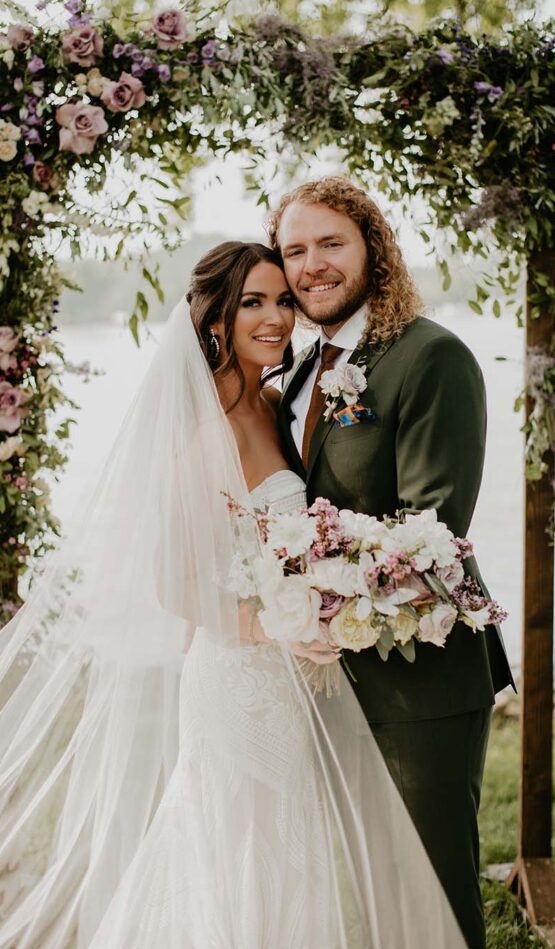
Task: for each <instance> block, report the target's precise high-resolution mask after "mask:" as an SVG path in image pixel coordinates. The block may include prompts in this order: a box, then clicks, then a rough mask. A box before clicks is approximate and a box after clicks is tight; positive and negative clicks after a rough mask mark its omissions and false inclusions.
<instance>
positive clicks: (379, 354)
mask: <svg viewBox="0 0 555 949" xmlns="http://www.w3.org/2000/svg"><path fill="white" fill-rule="evenodd" d="M395 339H396V337H394V338H393V339H391V340H389V341H388V342H387V343H384V344H383V345H382V346H380V347H379V348H376V347H374V346H372V345H371V344H370V343H368V344H367V345H366V346H362V347H361V348H360V349H355V350H353V352H352V353H351V356H350V358H349V360H348V362H350V363H357V362H360V363H364V364H365V365H366V378H367V379H368V378H369V376H370V373H371V372H372V370H373V369H374V367H375V366H377V364H378V363H379V361H380V359H382V358H383V357H384V356H385V354H386V352H387V351H388V349H390V348H391V346H393V343H394V342H395ZM332 428H333V421H330V422H326V421H324V415H323V413H322V415H321V417H320V418H319V419H318V422H317V423H316V427H315V429H314V432H313V433H312V438H311V440H310V448H309V450H308V467H307V472H306V480H307V483H308V480H309V478H310V475H311V474H312V471H313V468H314V465H315V462H316V459H317V458H318V456H319V454H320V452H321V450H322V448H323V446H324V444H325V441H326V438H327V437H328V435H329V433H330V432H331V430H332Z"/></svg>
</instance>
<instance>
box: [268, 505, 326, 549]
mask: <svg viewBox="0 0 555 949" xmlns="http://www.w3.org/2000/svg"><path fill="white" fill-rule="evenodd" d="M315 540H316V521H315V519H314V518H310V517H309V516H308V515H307V514H299V513H298V512H295V513H293V514H278V515H276V517H275V519H273V520H271V521H270V523H269V525H268V541H267V544H268V547H270V548H271V549H272V550H282V549H285V550H286V551H287V555H288V556H289V557H300V556H301V554H304V553H306V551H307V550H308V549H309V548H310V547H311V546H312V544H313V543H314V541H315Z"/></svg>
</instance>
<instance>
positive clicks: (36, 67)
mask: <svg viewBox="0 0 555 949" xmlns="http://www.w3.org/2000/svg"><path fill="white" fill-rule="evenodd" d="M44 66H45V63H44V59H41V58H40V56H33V57H32V59H30V60H29V62H28V63H27V69H28V70H29V72H30V73H36V72H40V71H41V69H44Z"/></svg>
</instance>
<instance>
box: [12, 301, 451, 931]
mask: <svg viewBox="0 0 555 949" xmlns="http://www.w3.org/2000/svg"><path fill="white" fill-rule="evenodd" d="M222 492H227V493H228V494H230V495H232V496H233V497H234V498H236V500H237V501H239V503H241V504H243V505H244V506H247V507H248V506H249V494H248V491H247V487H246V484H245V481H244V478H243V475H242V471H241V467H240V463H239V457H238V452H237V448H236V444H235V441H234V438H233V435H232V432H231V428H230V426H229V424H228V422H227V419H226V417H225V414H224V413H223V411H222V408H221V406H220V403H219V400H218V397H217V393H216V389H215V386H214V382H213V378H212V374H211V372H210V370H209V368H208V366H207V364H206V362H205V360H204V358H203V356H202V353H201V349H200V346H199V344H198V342H197V338H196V334H195V331H194V328H193V326H192V323H191V321H190V318H189V314H188V309H187V306H186V304H185V302H181V303H179V304H178V306H177V307H176V308H175V310H174V311H173V313H172V315H171V317H170V319H169V321H168V324H167V327H166V328H165V330H164V333H163V335H162V338H161V341H160V343H159V346H158V349H157V352H156V354H155V356H154V359H153V361H152V364H151V366H150V369H149V371H148V373H147V375H146V378H145V380H144V382H143V384H142V386H141V388H140V390H139V392H138V394H137V396H136V398H135V400H134V402H133V404H132V406H131V408H130V410H129V411H128V414H127V416H126V418H125V421H124V423H123V426H122V428H121V431H120V433H119V435H118V437H117V439H116V442H115V445H114V446H113V448H112V450H111V453H110V455H109V457H108V460H107V462H106V465H105V468H104V471H103V474H102V477H101V480H100V482H99V484H98V486H97V488H96V490H95V492H94V494H93V496H92V498H91V499H90V502H89V503H88V505H87V507H86V509H84V510H83V511H82V512H80V515H79V517H78V518H77V519H76V521H75V523H74V526H73V528H72V530H71V532H70V534H69V536H67V538H65V539H64V541H63V542H62V543H61V545H60V547H59V549H58V550H57V551H55V552H54V553H53V554H51V555H50V556H49V557H48V558H46V560H45V562H44V564H43V567H42V570H41V572H40V575H38V576H37V577H36V578H35V579H34V582H33V584H32V588H31V593H30V595H29V597H28V600H27V602H26V604H25V605H24V606H23V608H22V609H21V610H20V611H19V613H18V614H17V615H16V617H15V618H14V619H13V620H12V621H11V622H10V623H9V624H8V625H7V626H6V627H5V628H4V629H3V630H2V632H1V634H0V703H1V710H0V949H16V947H17V949H69V947H72V949H73V947H75V949H87V947H89V946H93V945H94V946H95V949H96V946H100V945H102V946H104V947H106V949H123V947H124V946H125V949H134V947H137V949H138V947H141V949H147V947H148V949H178V947H179V949H184V947H185V946H189V945H190V947H191V949H211V947H212V946H214V947H216V946H218V949H246V946H247V943H246V942H245V941H243V942H241V941H239V937H237V938H236V937H230V936H229V935H228V936H227V937H226V935H225V933H226V932H227V933H228V934H229V933H232V932H235V931H236V930H235V929H234V928H233V926H232V927H231V928H228V929H227V930H226V926H228V922H226V921H225V920H224V919H222V920H219V921H218V920H216V924H217V925H216V927H215V929H214V931H215V932H217V931H218V924H219V925H220V932H221V934H222V935H221V939H220V941H219V942H216V941H213V942H210V943H209V944H208V943H205V944H203V943H202V941H199V938H198V937H195V936H194V933H193V925H192V921H191V928H190V930H189V931H190V941H187V942H184V941H183V938H182V936H181V935H180V936H179V939H178V938H175V939H174V938H173V937H172V932H174V933H177V932H178V931H179V932H180V933H181V932H182V930H183V929H186V926H185V927H183V920H180V922H179V925H177V924H176V925H175V926H174V927H173V928H172V924H171V920H172V914H173V918H177V916H176V914H178V913H179V912H180V909H179V906H180V904H179V900H178V890H179V887H178V886H177V885H176V886H175V887H174V889H172V886H171V881H168V880H165V881H164V883H163V886H162V889H163V893H161V895H160V907H161V909H160V914H161V915H160V919H162V915H164V918H165V919H166V923H167V921H168V919H169V920H170V924H169V925H168V926H167V927H166V929H164V930H163V931H164V936H162V935H160V936H159V941H153V936H152V935H150V936H148V937H146V938H147V939H148V941H145V935H144V933H143V934H142V935H141V933H140V932H138V933H136V934H135V936H133V937H131V935H130V932H131V930H128V932H127V935H126V937H125V940H124V939H123V938H122V939H120V937H119V936H118V935H117V932H118V930H117V927H114V926H112V925H111V923H110V920H112V919H116V917H115V916H114V912H115V910H114V899H115V900H116V901H117V900H118V893H119V894H120V896H119V904H117V905H119V910H118V912H119V915H120V917H121V907H122V906H124V908H125V909H126V911H127V912H128V913H129V914H131V916H132V915H133V914H134V913H135V912H138V911H139V907H137V906H135V904H134V903H133V893H132V892H129V893H128V894H127V895H125V887H126V885H127V884H126V880H129V872H130V871H129V868H130V867H131V868H132V867H133V866H134V865H136V862H137V860H140V858H141V853H142V852H143V849H142V848H143V847H144V846H145V841H146V840H148V833H149V828H151V827H152V826H156V819H157V818H156V815H157V813H158V812H159V810H160V808H161V806H162V805H163V804H164V801H165V800H166V802H167V795H168V793H169V789H170V788H171V783H172V775H174V774H175V769H176V762H177V760H178V751H179V744H180V737H179V727H178V726H179V724H180V722H179V714H180V713H179V702H180V695H179V691H180V682H181V683H182V690H183V689H193V690H194V687H195V683H196V682H197V680H196V679H195V677H191V676H184V675H183V673H184V671H185V667H186V666H187V663H188V662H190V661H193V660H192V659H191V656H193V653H194V650H193V649H192V648H191V649H189V646H190V644H191V641H192V640H193V638H196V637H201V638H202V639H203V641H205V642H206V643H208V644H209V647H210V648H213V649H214V650H216V651H217V652H218V656H219V657H220V659H221V657H222V655H223V656H225V655H226V651H227V652H228V653H229V655H230V656H231V655H233V653H234V652H235V651H237V650H241V649H243V648H244V647H243V646H241V644H240V639H239V627H238V611H237V601H236V598H235V596H234V595H232V594H231V593H229V592H227V591H226V588H225V577H226V573H227V571H228V569H229V565H230V563H231V560H232V555H233V552H234V550H235V549H236V546H237V543H238V542H239V541H238V537H237V534H236V526H234V525H233V524H232V522H231V520H230V518H229V515H228V511H227V507H226V500H225V498H224V496H223V493H222ZM245 529H247V528H245ZM249 543H251V544H255V543H256V539H255V538H253V537H251V538H249ZM249 648H253V647H249ZM261 648H263V649H265V650H268V648H270V649H272V650H273V649H274V647H261ZM280 649H281V647H279V646H277V645H276V647H275V650H277V651H279V650H280ZM281 660H282V661H281V666H282V668H286V669H287V676H288V679H287V683H288V689H289V690H290V693H291V696H292V697H294V704H295V709H296V713H295V714H296V715H297V719H296V722H297V725H296V726H295V728H297V727H301V726H302V728H303V729H304V731H305V732H306V734H308V735H309V736H310V753H311V760H312V761H313V767H314V774H315V781H316V784H317V789H316V790H317V795H318V800H319V802H320V815H319V821H320V825H321V826H324V827H325V828H326V831H325V833H326V841H325V846H326V853H327V864H328V866H327V876H326V880H327V881H328V883H329V890H327V891H326V892H322V893H320V894H319V897H320V904H318V905H321V902H322V900H323V901H324V903H325V904H326V913H328V915H329V919H330V920H331V922H330V927H329V930H328V935H327V937H326V939H327V941H326V943H325V944H323V943H322V941H321V939H319V940H316V941H314V942H313V943H309V942H306V940H305V942H306V944H304V943H303V946H302V949H355V947H356V949H430V947H431V946H434V949H463V947H464V945H465V943H464V941H463V938H462V936H461V934H460V931H459V929H458V926H457V923H456V921H455V918H454V916H453V913H452V911H451V909H450V906H449V904H448V901H447V899H446V897H445V895H444V893H443V891H442V889H441V886H440V884H439V882H438V881H437V878H436V876H435V873H434V871H433V869H432V867H431V864H430V862H429V859H428V857H427V855H426V853H425V851H424V849H423V847H422V844H421V842H420V840H419V838H418V835H417V833H416V831H415V829H414V827H413V825H412V823H411V820H410V818H409V816H408V814H407V812H406V809H405V807H404V805H403V803H402V800H401V798H400V796H399V794H398V792H397V790H396V788H395V786H394V784H393V781H392V780H391V778H390V776H389V774H388V772H387V769H386V767H385V764H384V762H383V760H382V758H381V755H380V753H379V751H378V748H377V745H376V743H375V741H374V739H373V737H372V734H371V731H370V728H369V726H368V724H367V723H366V721H365V719H364V716H363V715H362V712H361V710H360V708H359V706H358V703H357V702H356V699H355V697H354V694H353V692H352V690H351V688H350V685H349V681H348V679H346V678H345V677H343V678H342V685H341V693H340V695H338V696H334V697H332V698H326V697H325V696H316V697H314V696H313V695H312V694H311V692H310V689H309V688H308V687H307V686H306V684H305V683H304V681H303V679H302V677H301V676H300V674H299V670H298V666H297V663H296V661H295V660H294V658H293V657H292V656H291V655H290V654H289V653H288V652H286V651H285V650H284V651H283V653H282V654H281ZM217 665H218V664H217V663H216V664H215V666H214V670H213V676H217V675H218V669H217ZM220 665H221V663H220ZM211 674H212V673H211ZM269 674H271V673H269ZM212 685H214V682H212ZM221 688H222V689H224V688H225V680H224V679H222V682H221ZM185 698H186V699H189V700H190V698H191V696H190V695H187V696H185ZM183 701H184V696H183V694H182V695H181V703H182V708H183ZM189 707H191V706H189ZM299 716H300V718H299ZM301 719H302V721H301ZM220 723H221V734H220V731H219V726H220ZM299 723H300V725H299ZM224 724H225V726H226V727H224ZM228 725H229V723H223V722H221V720H219V719H218V718H217V716H213V717H212V720H211V723H210V726H211V728H212V740H213V742H214V743H215V744H216V746H217V744H218V741H219V742H220V744H221V755H222V782H221V787H220V791H219V793H220V801H224V804H227V805H228V806H229V813H231V814H232V816H233V819H232V820H230V821H223V822H222V821H220V822H219V823H218V825H217V848H216V852H217V854H218V861H220V860H221V866H220V871H221V868H222V867H225V868H226V873H229V874H232V873H234V868H235V864H234V861H236V859H237V855H236V852H235V842H236V839H237V833H238V829H239V828H240V827H243V826H244V827H245V828H247V827H248V828H250V830H251V831H252V833H253V834H254V835H256V833H257V820H259V819H263V817H262V818H260V802H259V800H254V798H253V797H252V795H253V792H252V781H250V780H247V779H246V778H245V776H249V775H251V776H252V774H253V768H254V764H253V762H252V761H251V760H250V755H251V751H250V744H249V742H248V741H246V740H244V739H243V738H242V736H241V735H240V734H239V735H237V736H235V737H236V740H234V741H233V742H231V743H230V742H229V740H228V738H229V731H228V727H227V726H228ZM181 728H182V729H186V728H187V721H181ZM202 728H203V723H202V722H199V723H195V724H194V726H193V727H192V737H191V740H194V736H195V732H196V731H198V730H199V729H202ZM182 738H183V736H182ZM283 739H284V744H283V743H282V744H280V747H279V748H277V747H276V749H275V752H273V753H272V754H269V755H267V756H266V758H263V759H259V760H257V761H256V762H255V765H256V784H257V788H258V790H257V794H258V795H260V788H264V787H265V786H267V787H268V788H270V789H272V788H275V782H276V777H275V776H276V771H277V770H278V769H277V768H276V762H277V757H278V756H280V755H285V756H286V755H287V747H288V743H290V744H291V747H293V745H294V742H295V733H294V732H293V731H291V733H290V734H285V735H284V736H283ZM284 748H285V751H284ZM273 758H274V759H275V760H273ZM224 775H226V776H227V777H226V779H225V780H224ZM230 775H232V776H233V780H231V779H230V778H229V776H230ZM201 778H202V775H200V774H199V781H201ZM228 779H229V780H228ZM281 793H282V792H281V790H280V794H281ZM283 793H285V794H287V793H291V794H293V793H294V786H293V784H292V786H291V788H290V789H289V790H288V789H285V791H284V792H283ZM225 795H227V799H224V796H225ZM200 800H201V801H202V795H201V797H200ZM188 807H189V804H188V800H187V798H183V799H181V800H180V801H179V808H180V810H179V812H178V813H176V816H175V819H176V827H177V825H178V824H179V822H180V821H183V820H185V821H186V820H188V821H195V820H196V816H195V814H194V813H192V812H191V813H189V812H188V810H187V808H188ZM322 815H323V817H322ZM286 819H289V818H288V817H287V813H286V814H285V817H284V820H286ZM303 819H305V818H303ZM166 826H167V825H166ZM169 826H170V831H171V823H170V825H169ZM304 830H305V832H308V834H309V833H310V827H305V828H304ZM151 836H152V835H151ZM305 839H306V833H305ZM179 859H180V860H184V861H188V862H189V864H190V869H191V873H192V875H193V877H194V872H195V865H198V868H199V874H200V866H201V864H202V855H198V854H196V855H195V853H194V852H191V853H185V854H180V855H179ZM235 869H236V868H235ZM261 872H262V873H263V872H264V869H263V868H262V870H261ZM218 879H219V880H220V881H221V872H220V874H219V875H218V873H217V872H216V868H215V872H214V885H216V881H217V880H218ZM174 882H176V881H174ZM122 893H124V903H122V897H121V894H122ZM114 894H116V896H114ZM213 895H215V894H213ZM217 895H218V899H217V900H216V899H214V902H213V905H212V912H213V913H216V914H217V913H219V912H220V913H222V915H223V914H225V913H231V914H232V915H233V913H235V914H237V915H238V916H240V915H241V913H242V907H241V906H240V905H233V906H230V905H227V906H226V907H224V902H225V900H224V899H222V893H221V889H220V891H219V893H218V894H217ZM174 897H175V898H174ZM199 899H200V896H199ZM315 905H316V904H315ZM110 907H111V908H110ZM286 910H287V907H285V906H280V905H275V906H272V905H271V900H270V901H269V902H268V904H267V905H266V906H265V907H264V908H263V910H261V909H260V907H259V908H258V911H259V912H262V911H263V912H264V913H267V914H268V915H269V916H271V915H272V914H274V915H275V916H276V918H278V917H279V916H280V915H281V914H283V913H284V912H286ZM311 911H312V910H311V908H310V907H309V906H306V912H307V914H309V913H310V912H311ZM103 920H104V922H103ZM107 921H108V922H107ZM253 925H255V924H253ZM256 925H258V923H256ZM245 926H246V927H247V928H246V929H245V928H244V927H245ZM241 931H242V932H243V934H244V933H245V932H247V933H248V920H247V922H246V923H244V924H243V929H242V930H241ZM256 931H257V932H258V931H259V930H256ZM265 931H267V932H271V926H270V927H269V928H268V927H267V929H266V930H265ZM161 932H162V930H160V933H161ZM253 932H254V930H253ZM226 939H227V941H226ZM243 940H244V935H243ZM248 945H249V947H250V946H251V945H252V946H253V949H285V946H284V945H283V944H281V945H280V944H279V943H276V942H275V941H274V942H272V939H271V937H270V936H269V937H267V939H266V941H264V942H260V943H259V945H257V944H256V940H254V941H251V942H249V943H248Z"/></svg>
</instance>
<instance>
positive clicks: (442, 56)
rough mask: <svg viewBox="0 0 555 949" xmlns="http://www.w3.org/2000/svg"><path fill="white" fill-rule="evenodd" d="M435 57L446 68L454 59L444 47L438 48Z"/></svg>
mask: <svg viewBox="0 0 555 949" xmlns="http://www.w3.org/2000/svg"><path fill="white" fill-rule="evenodd" d="M436 56H437V58H438V59H439V60H441V62H442V63H444V64H445V65H446V66H448V65H449V64H450V63H453V62H454V61H455V57H454V55H453V53H452V52H451V50H450V49H447V48H446V47H445V46H440V48H439V49H437V50H436Z"/></svg>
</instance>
